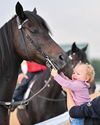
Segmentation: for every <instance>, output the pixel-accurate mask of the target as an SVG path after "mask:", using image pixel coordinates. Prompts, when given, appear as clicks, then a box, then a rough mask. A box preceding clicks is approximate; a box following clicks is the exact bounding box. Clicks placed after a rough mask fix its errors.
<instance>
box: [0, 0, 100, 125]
mask: <svg viewBox="0 0 100 125" xmlns="http://www.w3.org/2000/svg"><path fill="white" fill-rule="evenodd" d="M17 2H18V1H17V0H3V1H2V2H1V4H0V27H2V26H3V25H4V24H5V23H6V22H7V21H8V20H10V19H11V18H12V17H13V16H14V15H15V5H16V3H17ZM19 2H20V3H21V4H22V5H23V8H24V10H30V11H32V10H33V9H34V7H36V9H37V13H38V14H39V15H40V16H42V17H43V18H44V19H45V20H46V22H47V23H48V25H49V27H50V29H51V32H52V38H53V39H54V40H55V41H56V42H57V43H58V44H59V45H60V46H61V47H62V48H63V49H64V50H65V51H68V50H69V49H70V47H71V45H72V43H73V42H76V44H77V45H78V47H79V48H82V47H84V46H85V45H87V44H88V49H87V55H88V58H89V61H90V62H91V63H92V64H93V66H94V68H95V71H96V83H97V90H100V84H99V83H100V54H99V53H100V46H99V44H100V0H83V1H82V0H19ZM12 115H14V116H13V117H11V125H19V124H18V121H17V118H16V115H15V114H12Z"/></svg>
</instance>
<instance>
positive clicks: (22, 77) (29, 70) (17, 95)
mask: <svg viewBox="0 0 100 125" xmlns="http://www.w3.org/2000/svg"><path fill="white" fill-rule="evenodd" d="M21 69H22V73H20V74H19V76H18V81H17V82H18V86H17V87H16V89H15V91H14V94H13V100H14V101H21V100H22V99H23V96H24V94H25V92H26V90H27V88H28V86H29V83H30V81H31V80H32V79H33V77H34V75H35V74H36V73H38V72H42V71H43V70H46V69H47V67H46V66H44V65H41V64H38V63H36V62H33V61H31V62H30V61H24V62H23V63H22V64H21Z"/></svg>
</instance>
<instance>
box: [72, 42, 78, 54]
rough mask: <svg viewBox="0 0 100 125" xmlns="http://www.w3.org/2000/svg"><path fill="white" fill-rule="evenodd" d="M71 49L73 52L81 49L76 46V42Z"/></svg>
mask: <svg viewBox="0 0 100 125" xmlns="http://www.w3.org/2000/svg"><path fill="white" fill-rule="evenodd" d="M71 51H72V52H73V53H74V52H77V51H79V48H78V47H77V46H76V43H75V42H74V43H73V44H72V48H71Z"/></svg>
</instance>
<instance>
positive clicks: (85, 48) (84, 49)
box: [82, 44, 88, 52]
mask: <svg viewBox="0 0 100 125" xmlns="http://www.w3.org/2000/svg"><path fill="white" fill-rule="evenodd" d="M87 47H88V44H87V45H86V46H85V47H84V48H82V50H83V51H84V52H85V51H86V50H87Z"/></svg>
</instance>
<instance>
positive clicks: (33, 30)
mask: <svg viewBox="0 0 100 125" xmlns="http://www.w3.org/2000/svg"><path fill="white" fill-rule="evenodd" d="M30 32H31V33H35V34H36V33H38V30H37V29H33V28H31V29H30Z"/></svg>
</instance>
